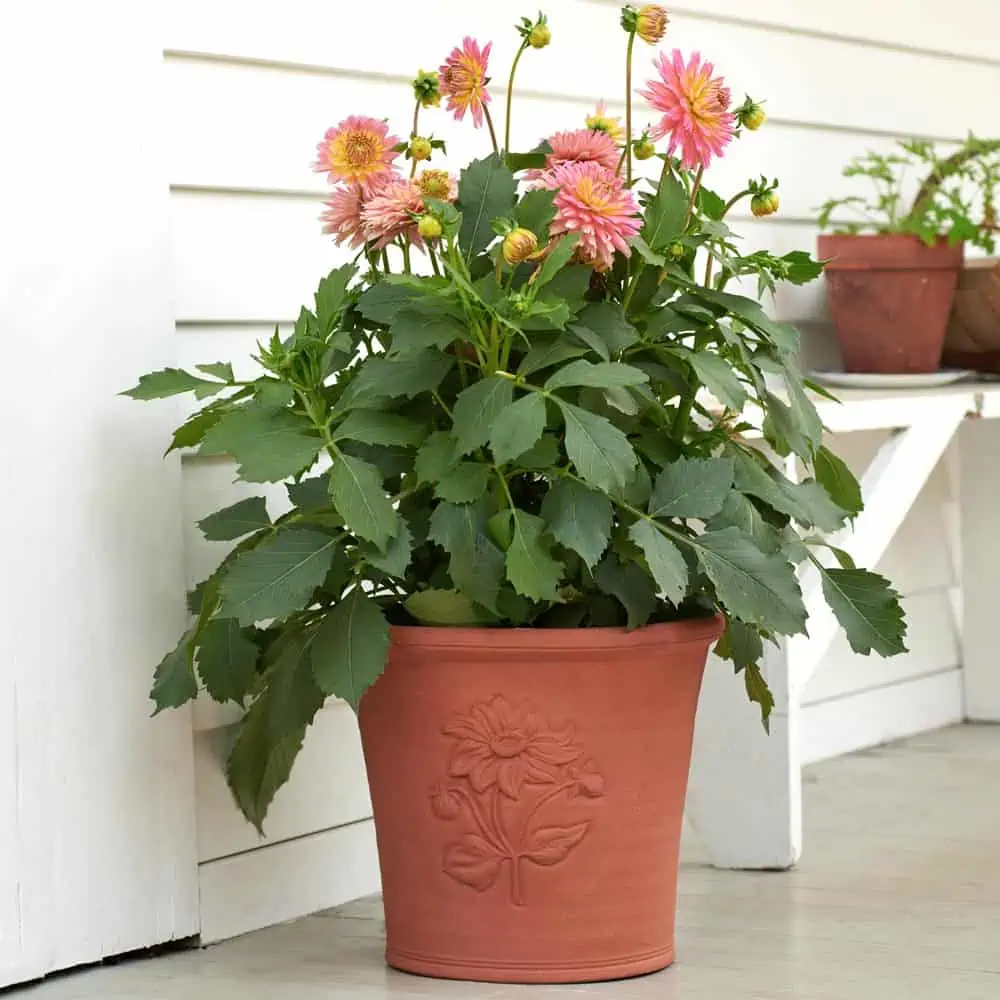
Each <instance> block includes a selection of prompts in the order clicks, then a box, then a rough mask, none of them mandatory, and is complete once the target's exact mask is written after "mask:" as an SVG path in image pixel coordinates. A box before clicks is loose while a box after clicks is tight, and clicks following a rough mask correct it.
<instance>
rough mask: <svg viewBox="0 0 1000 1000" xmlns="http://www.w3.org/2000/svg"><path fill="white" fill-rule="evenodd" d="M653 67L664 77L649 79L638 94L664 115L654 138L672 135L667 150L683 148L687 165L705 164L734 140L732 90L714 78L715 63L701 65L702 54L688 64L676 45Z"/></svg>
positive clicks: (717, 78)
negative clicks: (671, 51)
mask: <svg viewBox="0 0 1000 1000" xmlns="http://www.w3.org/2000/svg"><path fill="white" fill-rule="evenodd" d="M653 65H654V66H655V67H656V68H657V69H658V70H659V74H660V79H659V80H650V81H649V83H648V84H647V89H646V90H643V91H640V94H641V95H642V96H643V97H644V98H645V99H646V100H647V101H649V103H650V104H651V105H652V106H653V108H654V109H655V110H657V111H659V112H661V113H662V114H663V117H662V118H661V119H660V121H659V122H658V123H657V124H656V125H655V126H654V127H653V128H651V129H650V132H649V134H650V136H651V137H652V138H653V139H661V138H663V136H665V135H669V136H670V144H669V146H668V149H667V152H668V153H669V154H672V153H673V152H674V150H675V149H680V154H681V162H682V163H683V165H684V166H685V167H687V168H689V169H691V168H694V167H707V166H708V165H709V164H710V163H711V162H712V157H713V156H722V154H723V152H724V150H725V148H726V146H727V145H728V144H729V142H730V141H731V140H732V138H733V130H734V128H735V124H736V116H735V115H734V114H733V113H732V111H730V110H729V104H730V93H729V89H728V88H727V87H726V86H725V83H724V81H723V79H722V77H721V76H712V73H713V71H714V67H713V65H712V64H711V63H710V62H705V63H703V62H702V61H701V55H700V53H698V52H695V53H694V55H692V56H691V59H690V60H689V61H688V63H687V64H685V62H684V59H683V57H682V56H681V53H680V52H679V51H678V50H677V49H674V51H673V53H672V54H671V56H670V58H668V57H667V56H666V55H665V54H664V53H661V54H660V56H659V58H658V59H656V60H655V61H654V63H653Z"/></svg>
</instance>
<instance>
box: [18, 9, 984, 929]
mask: <svg viewBox="0 0 1000 1000" xmlns="http://www.w3.org/2000/svg"><path fill="white" fill-rule="evenodd" d="M544 6H545V9H546V13H547V14H548V16H549V20H550V24H551V28H552V36H553V41H552V44H551V46H550V47H549V48H548V49H547V50H545V51H544V52H540V53H538V52H528V53H527V55H526V56H525V58H524V59H523V61H522V64H521V69H520V71H519V76H518V85H519V88H520V96H519V99H518V101H517V105H516V111H515V125H514V130H513V138H514V144H515V146H516V147H520V148H523V149H527V148H530V147H531V146H533V145H534V144H535V143H536V142H537V141H538V140H539V139H540V138H542V137H544V136H545V135H546V134H548V133H550V132H551V131H553V130H554V129H556V128H572V127H577V126H578V125H580V124H582V122H583V117H584V115H585V114H586V113H587V112H588V111H589V110H590V109H591V108H592V107H593V105H594V104H595V102H596V101H597V100H598V99H600V98H604V99H606V100H608V102H609V104H610V105H611V108H612V110H613V111H614V112H616V113H621V110H622V94H621V88H622V84H621V79H620V67H621V63H622V54H623V44H622V41H623V36H622V35H621V34H620V31H619V28H618V26H617V18H618V10H617V7H618V5H617V4H616V3H609V2H603V0H553V2H549V3H547V4H545V5H544ZM670 7H671V15H672V23H671V26H670V28H669V38H668V41H670V42H672V43H673V44H675V45H677V46H678V47H680V48H682V49H683V50H685V51H691V50H694V49H698V50H700V51H701V52H702V53H703V54H704V55H705V56H706V57H707V58H709V59H711V60H713V61H714V62H715V64H716V66H717V68H718V70H719V71H720V72H721V73H723V74H724V75H725V76H726V78H727V81H728V82H729V84H730V86H731V87H732V89H733V93H734V95H735V96H736V97H738V98H741V97H742V95H743V93H745V92H746V93H749V94H751V95H752V96H753V97H754V98H756V99H766V100H767V110H768V113H769V115H770V122H769V123H768V125H767V126H766V127H765V128H764V129H763V130H762V131H760V132H759V133H757V134H753V135H749V136H748V137H746V138H745V139H744V140H741V141H740V142H738V143H736V144H734V146H733V148H732V151H731V152H730V154H729V155H728V156H727V157H726V158H725V159H724V160H723V161H722V162H720V163H719V165H718V166H717V167H716V168H713V171H712V173H711V175H710V178H709V179H708V181H709V183H710V184H711V185H712V186H713V187H718V188H720V189H723V190H733V189H734V186H735V185H739V184H741V183H743V182H745V180H746V179H747V178H748V177H751V176H756V175H759V174H761V173H765V174H767V175H768V176H773V175H775V174H777V175H779V176H780V177H781V178H782V185H781V188H780V195H781V201H782V209H781V213H780V215H779V216H777V217H776V218H774V219H768V220H766V221H760V220H753V219H752V218H750V217H748V216H743V217H742V218H739V219H738V228H739V230H740V231H741V232H742V233H743V234H744V236H745V237H746V238H747V241H748V245H753V246H757V247H766V248H769V249H773V250H775V251H778V252H785V251H788V250H792V249H795V248H807V249H811V248H813V247H814V244H815V235H816V229H815V225H814V222H813V219H814V217H815V214H816V206H817V205H818V204H820V203H821V202H822V201H823V200H824V199H825V198H827V197H830V196H832V195H836V194H838V193H842V192H843V190H844V188H843V182H842V181H841V179H840V176H839V171H840V167H841V165H842V164H843V163H844V162H845V161H846V160H847V159H848V158H849V157H851V156H853V155H855V154H857V153H860V152H863V151H864V150H865V149H866V148H877V149H886V148H888V146H889V145H890V144H891V142H892V140H893V139H894V138H895V137H897V136H904V135H920V136H926V137H932V138H939V139H944V140H955V139H959V138H961V137H962V136H963V135H964V133H965V132H966V130H967V129H970V128H971V129H973V130H975V131H977V132H980V133H984V134H990V133H993V134H996V133H998V132H1000V111H998V105H997V102H996V92H997V83H998V80H1000V66H998V61H997V56H996V52H995V39H996V38H997V37H1000V4H998V3H996V2H995V0H953V2H952V3H950V4H949V5H948V6H947V8H946V9H945V8H942V7H941V6H939V5H937V4H931V3H929V2H922V0H880V2H878V3H872V2H870V0H866V2H862V0H842V2H840V3H838V4H835V5H831V4H820V3H803V2H801V0H756V2H754V3H752V4H750V3H746V2H745V0H699V2H698V3H683V4H680V5H670ZM534 11H535V7H534V6H526V7H525V8H524V9H523V10H522V9H520V8H517V7H516V6H515V5H512V4H510V3H495V4H486V3H481V4H479V3H477V4H471V3H467V2H460V0H424V2H422V3H420V4H413V3H411V2H409V0H381V2H380V3H378V4H377V5H354V4H347V3H338V2H331V0H286V2H285V3H282V4H280V5H277V4H271V3H262V2H258V0H250V2H248V0H207V2H206V0H174V2H172V3H171V4H169V5H167V6H166V8H165V10H164V29H163V30H164V39H163V44H164V49H165V59H164V67H163V70H164V88H165V102H164V103H165V113H166V119H165V123H164V124H165V129H166V139H167V145H168V147H169V158H168V171H169V179H170V186H171V216H172V233H173V236H172V242H173V282H174V295H175V313H176V329H177V357H178V360H179V361H180V362H182V363H185V364H188V363H195V362H201V361H212V360H216V359H217V358H220V357H223V356H225V357H231V356H233V355H237V356H239V355H241V354H245V355H247V356H248V355H249V352H250V351H251V349H252V348H253V345H254V343H255V341H256V340H257V339H258V338H260V337H264V336H267V335H268V334H269V332H270V331H271V330H272V329H273V326H274V324H275V323H282V324H285V323H288V322H289V321H291V320H292V319H293V318H294V316H295V315H296V313H297V311H298V308H299V305H300V304H301V303H302V302H304V301H307V300H308V299H309V297H310V296H311V294H312V292H313V290H314V288H315V285H316V282H317V280H318V278H319V277H320V276H321V275H322V274H324V273H325V272H326V271H327V270H329V269H330V268H331V267H333V266H335V265H336V264H338V263H340V262H341V261H342V260H343V259H344V258H343V255H342V254H341V253H340V252H338V250H337V249H336V248H335V247H334V246H333V245H332V244H331V242H330V241H329V240H328V239H325V238H323V237H321V235H320V233H319V225H318V222H317V216H318V214H319V211H320V208H321V200H322V198H323V196H324V192H325V190H326V185H325V181H324V180H323V179H322V178H321V177H319V176H318V175H316V174H314V173H313V172H311V171H310V169H309V163H310V161H311V159H312V157H313V155H314V149H315V145H316V143H317V141H318V140H319V138H320V137H321V136H322V134H323V131H324V130H325V129H326V128H327V127H328V126H329V125H332V124H334V123H335V122H337V121H338V120H340V119H341V118H342V117H344V116H346V115H347V114H350V113H363V114H371V115H373V116H376V117H386V116H387V117H389V118H390V119H391V122H392V125H393V127H394V129H395V131H396V133H397V134H399V135H405V134H406V133H407V130H408V128H409V119H410V115H411V113H412V98H411V96H410V92H409V88H408V85H407V84H408V80H409V79H410V78H411V77H412V76H413V75H414V73H415V71H416V70H417V69H419V68H432V67H434V66H436V65H438V64H439V63H440V61H441V59H442V57H443V56H444V54H445V53H446V50H447V49H448V48H449V47H450V45H451V44H453V43H454V42H456V41H457V40H459V39H460V38H461V36H462V35H464V34H467V33H468V34H472V35H474V36H476V37H477V38H479V39H480V40H483V41H485V40H488V39H492V40H493V41H494V51H493V57H492V58H493V62H492V68H493V77H494V80H495V81H496V83H497V86H496V87H495V89H494V94H495V99H496V102H497V103H496V105H495V107H496V108H497V112H496V116H497V118H498V119H499V118H500V117H502V116H501V112H500V109H501V107H502V100H503V93H502V90H501V89H500V81H502V80H503V79H505V76H506V67H507V66H508V65H509V58H510V56H511V54H512V52H513V50H514V48H515V45H516V42H517V36H516V34H515V32H514V30H513V27H512V25H513V22H514V21H515V20H516V19H517V18H518V17H519V16H520V15H521V14H528V15H531V14H533V13H534ZM651 54H652V52H651V50H650V49H648V48H646V47H645V46H643V45H641V44H640V45H639V47H638V49H637V59H636V76H637V79H638V80H640V81H641V80H643V79H644V78H645V76H646V74H647V70H648V68H649V64H650V56H651ZM955 95H960V100H956V98H955ZM424 114H425V117H424V118H423V119H422V122H423V126H422V127H423V129H424V130H428V131H433V133H434V134H435V135H436V136H439V137H441V138H444V139H446V140H447V142H448V148H449V152H451V153H452V154H453V157H454V162H456V163H460V162H462V161H463V160H466V159H468V158H469V157H470V156H474V155H485V153H486V152H487V145H486V144H487V137H486V135H485V133H484V132H476V131H475V130H474V129H473V128H472V127H471V124H470V123H469V122H468V121H466V122H465V123H463V124H458V123H455V122H454V121H452V120H451V118H450V117H449V116H447V115H446V114H445V113H444V112H443V111H438V112H429V113H428V112H425V113H424ZM636 118H637V121H638V123H639V124H640V125H641V124H643V123H644V122H646V121H648V120H649V116H648V115H647V114H646V113H645V112H644V110H643V109H642V108H641V106H640V108H639V110H638V111H637V115H636ZM774 308H775V311H776V312H777V314H779V315H780V316H781V317H782V318H785V319H790V320H805V319H813V320H816V319H822V318H823V312H824V307H823V304H822V289H821V287H820V286H819V285H818V284H817V285H814V286H813V287H810V288H806V289H790V290H787V291H783V292H782V293H781V294H780V295H779V297H778V301H777V302H776V303H775V304H774ZM812 351H813V356H816V357H823V356H825V354H827V353H828V352H827V348H826V345H824V344H822V343H818V344H813V345H812ZM248 364H249V362H248ZM877 444H878V437H877V436H872V435H859V436H857V437H856V438H855V437H851V438H843V439H838V441H837V446H838V447H841V448H842V450H843V451H844V452H845V455H846V456H847V457H848V458H850V460H851V461H853V462H855V463H858V464H859V465H861V464H863V463H864V461H865V460H866V458H867V457H868V456H869V455H870V454H871V453H872V452H873V451H874V449H875V448H876V447H877ZM232 480H233V470H232V468H231V467H229V466H227V465H226V464H225V463H220V462H218V461H204V460H197V459H189V460H187V461H185V463H184V487H183V488H184V511H183V513H184V518H185V524H186V525H190V524H191V522H192V521H193V519H194V518H195V517H197V516H201V515H202V514H204V513H206V512H208V511H210V510H212V509H214V508H215V507H217V506H221V505H222V504H224V503H228V502H231V501H232V500H233V499H234V497H236V496H238V495H239V493H240V492H241V491H245V490H246V487H244V486H236V485H233V483H232ZM280 499H281V498H280V491H277V493H276V494H275V502H276V503H280ZM948 501H949V494H948V486H947V478H946V477H945V476H944V475H943V474H942V475H936V476H935V477H934V478H933V480H932V481H931V483H930V485H929V486H928V488H927V490H926V492H925V495H924V496H923V497H922V498H921V500H920V501H919V502H918V503H917V505H916V506H915V507H914V509H913V510H912V512H911V514H910V516H909V518H908V520H907V523H906V525H905V526H904V528H903V530H902V533H901V535H900V538H899V540H898V541H897V543H896V544H895V545H894V546H893V548H892V549H891V551H890V552H889V554H888V555H887V556H886V557H885V560H884V565H883V567H882V568H883V569H884V570H885V571H886V572H887V573H889V574H890V575H891V576H892V577H893V578H894V579H895V581H896V583H897V585H898V586H899V587H900V588H901V590H902V591H903V592H904V593H905V594H906V595H907V604H908V606H909V608H910V611H911V636H912V641H911V648H912V652H911V653H910V654H909V655H908V656H906V657H904V658H901V659H898V660H896V661H894V662H891V663H886V662H884V661H879V660H865V659H859V658H856V657H854V656H853V655H852V654H851V653H850V651H849V650H848V649H847V648H846V646H845V645H843V644H839V643H838V644H837V645H836V646H835V647H834V649H833V650H832V652H831V653H830V656H829V657H828V660H827V662H826V663H825V664H824V665H823V667H822V668H821V669H820V671H819V672H818V673H817V674H816V676H815V677H814V679H813V681H812V682H811V683H810V685H809V688H808V690H807V692H806V700H807V702H808V709H807V711H806V713H805V719H804V730H805V732H804V739H805V755H806V758H807V759H815V758H819V757H823V756H828V755H831V754H836V753H841V752H844V751H847V750H851V749H855V748H857V747H860V746H865V745H869V744H872V743H875V742H878V741H880V740H882V739H885V738H888V737H892V736H896V735H901V734H903V733H906V732H910V731H914V730H916V729H920V728H925V727H928V726H932V725H938V724H943V723H946V722H949V721H952V720H956V719H958V718H959V717H960V715H961V707H962V706H961V699H960V687H959V683H958V682H959V654H958V650H957V643H956V638H955V628H954V625H953V622H952V617H951V610H950V605H949V588H950V587H951V586H952V585H953V583H954V576H953V571H952V568H951V564H950V562H949V559H948V556H947V549H946V546H945V533H944V530H943V523H944V522H943V517H944V513H945V505H946V504H947V503H948ZM185 539H186V540H185V561H186V568H187V574H188V579H189V582H190V583H193V582H195V581H196V580H197V579H200V578H201V576H202V575H204V573H205V571H206V570H207V569H209V568H211V566H212V565H213V561H214V560H215V559H217V558H218V555H219V552H218V551H211V550H210V548H209V546H208V544H207V543H205V542H203V541H201V540H200V539H199V537H198V536H197V533H196V532H195V531H193V530H190V529H189V530H188V531H187V534H186V536H185ZM748 710H749V709H748ZM196 718H197V723H196V729H197V732H196V742H195V750H196V753H195V756H196V773H197V812H198V831H199V833H198V841H199V843H198V847H199V859H200V863H201V892H202V933H203V938H204V939H206V940H212V939H216V938H219V937H224V936H228V935H230V934H233V933H237V932H240V931H242V930H245V929H248V928H250V927H253V926H258V925H260V924H263V923H268V922H271V921H273V920H277V919H285V918H288V917H291V916H295V915H296V914H298V913H301V912H305V911H306V910H308V909H312V908H316V907H319V906H322V905H330V904H332V903H335V902H337V901H338V900H340V899H343V898H347V897H349V896H352V895H358V894H360V893H361V892H364V891H368V890H371V889H374V888H375V886H376V879H377V875H376V868H375V861H374V852H373V842H372V833H371V827H370V823H369V822H367V817H368V816H369V804H368V801H367V798H366V792H365V789H364V781H363V774H362V766H361V759H360V754H359V749H358V741H357V733H356V728H355V724H354V721H353V718H352V715H351V713H350V712H349V711H348V710H347V709H346V708H345V707H344V706H343V705H340V704H334V705H331V706H329V707H328V708H327V709H326V710H325V711H324V712H323V713H322V714H321V716H320V717H319V720H318V722H317V724H316V725H315V726H314V727H313V729H312V730H311V732H310V737H309V741H308V744H307V749H306V751H305V752H304V755H303V758H302V760H301V762H300V764H299V766H298V769H297V772H296V775H295V777H294V778H293V780H292V782H291V784H290V786H289V787H288V788H287V789H285V790H284V791H283V792H282V793H280V795H279V797H278V799H277V801H276V803H275V807H274V810H273V812H272V816H271V818H270V821H269V823H268V834H269V837H268V839H267V840H266V841H263V842H261V841H259V840H258V838H257V837H256V835H255V834H254V833H253V832H252V831H251V830H250V829H249V828H248V827H247V826H246V825H245V824H243V822H242V820H240V819H239V817H238V816H237V814H236V813H235V811H234V809H233V808H232V806H231V805H230V803H229V800H228V797H227V793H226V790H225V788H224V784H223V780H222V774H221V770H220V760H221V757H222V754H223V753H224V750H225V747H226V743H227V740H228V739H229V738H230V731H229V730H228V729H227V728H226V722H227V721H231V716H226V715H225V714H224V713H220V712H219V711H218V710H217V709H215V708H214V707H213V706H201V707H200V710H199V712H197V713H196ZM0 777H2V776H0ZM0 888H2V886H0Z"/></svg>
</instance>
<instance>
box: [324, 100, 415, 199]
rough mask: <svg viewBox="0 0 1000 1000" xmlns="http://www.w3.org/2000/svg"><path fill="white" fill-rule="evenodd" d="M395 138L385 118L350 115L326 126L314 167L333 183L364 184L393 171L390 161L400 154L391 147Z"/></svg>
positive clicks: (367, 184)
mask: <svg viewBox="0 0 1000 1000" xmlns="http://www.w3.org/2000/svg"><path fill="white" fill-rule="evenodd" d="M398 142H399V139H398V138H397V137H396V136H394V135H389V126H388V125H387V124H386V123H385V122H384V121H379V120H378V119H377V118H368V117H366V116H364V115H351V116H350V117H348V118H345V119H344V120H343V121H342V122H341V123H340V124H339V125H335V126H334V127H333V128H330V129H327V131H326V135H324V136H323V140H322V142H320V144H319V145H318V146H317V147H316V162H315V163H314V164H313V170H315V171H316V172H317V173H320V174H326V175H327V177H328V178H329V180H330V181H331V182H332V183H336V182H337V181H347V182H348V183H354V184H361V185H362V186H364V187H367V186H369V185H370V184H372V182H374V181H377V180H379V179H380V178H385V177H387V176H388V175H389V174H391V173H392V161H393V160H394V159H396V157H397V156H399V153H398V152H396V151H395V149H394V148H393V147H395V146H396V145H397V144H398Z"/></svg>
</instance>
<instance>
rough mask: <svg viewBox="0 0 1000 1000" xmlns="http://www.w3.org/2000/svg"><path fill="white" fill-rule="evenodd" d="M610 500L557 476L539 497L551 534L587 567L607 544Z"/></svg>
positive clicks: (610, 516)
mask: <svg viewBox="0 0 1000 1000" xmlns="http://www.w3.org/2000/svg"><path fill="white" fill-rule="evenodd" d="M612 514H613V511H612V507H611V501H610V500H608V498H607V497H606V496H605V495H604V494H603V493H598V492H596V491H595V490H591V489H588V488H587V487H586V486H584V485H583V483H578V482H576V480H573V479H560V480H557V481H556V482H555V483H554V484H553V485H552V488H551V489H550V490H549V492H548V493H547V494H546V496H545V499H544V500H543V501H542V518H543V519H544V520H545V523H546V524H547V525H548V527H549V531H550V532H551V533H552V537H553V538H555V540H556V541H557V542H558V543H559V544H560V545H562V546H564V547H565V548H567V549H571V550H572V551H573V552H575V553H577V555H579V556H580V558H581V559H582V560H583V561H584V562H585V563H586V564H587V565H588V566H589V567H590V568H593V567H594V566H595V565H597V562H598V560H599V559H600V558H601V556H602V555H603V554H604V551H605V549H607V547H608V540H609V539H610V537H611V518H612Z"/></svg>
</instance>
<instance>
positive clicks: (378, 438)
mask: <svg viewBox="0 0 1000 1000" xmlns="http://www.w3.org/2000/svg"><path fill="white" fill-rule="evenodd" d="M426 435H427V430H426V428H424V427H422V426H421V425H420V424H418V423H415V422H414V421H413V420H409V419H407V418H406V417H401V416H399V415H398V414H396V413H383V412H382V411H381V410H352V411H351V412H350V413H348V415H347V417H346V418H345V419H344V420H343V421H342V422H341V423H340V424H339V425H338V426H337V427H335V428H334V430H333V438H334V440H335V441H339V440H341V439H342V438H350V439H351V440H352V441H363V442H364V443H365V444H384V445H393V444H396V445H401V446H404V447H406V446H408V445H416V444H420V443H421V442H422V441H423V440H424V438H425V437H426Z"/></svg>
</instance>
